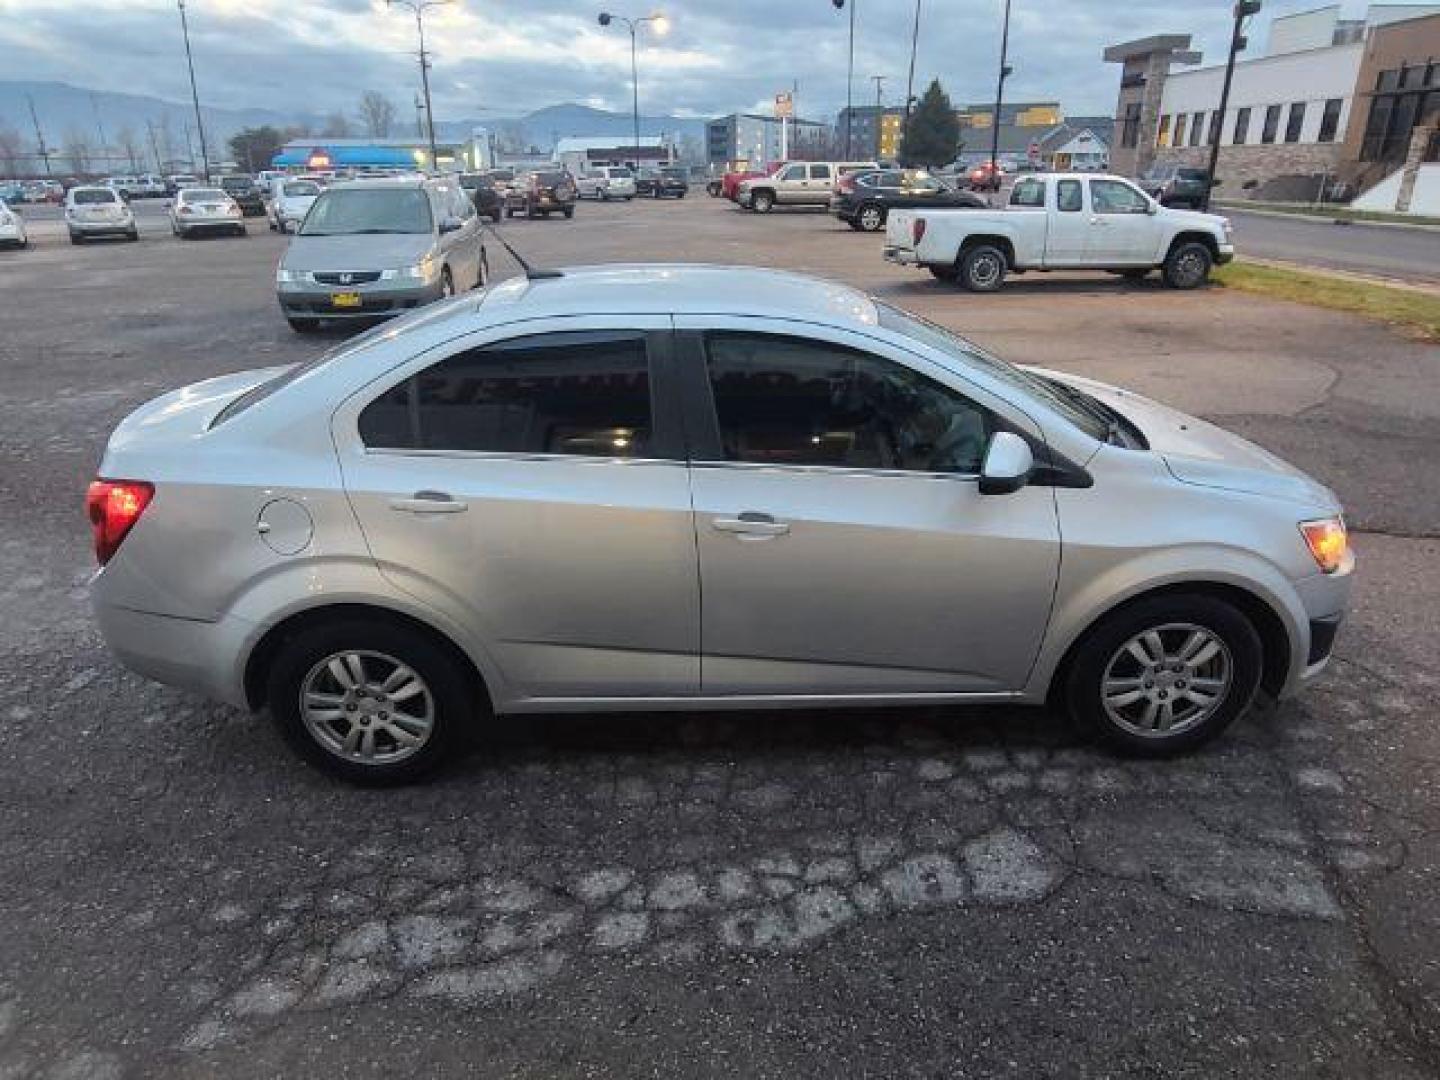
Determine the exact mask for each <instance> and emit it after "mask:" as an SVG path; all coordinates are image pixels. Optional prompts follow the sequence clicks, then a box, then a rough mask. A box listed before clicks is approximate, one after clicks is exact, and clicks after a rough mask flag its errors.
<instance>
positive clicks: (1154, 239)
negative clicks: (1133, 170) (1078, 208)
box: [1085, 177, 1161, 266]
mask: <svg viewBox="0 0 1440 1080" xmlns="http://www.w3.org/2000/svg"><path fill="white" fill-rule="evenodd" d="M1088 184H1089V187H1090V226H1091V227H1090V239H1089V243H1088V244H1087V246H1086V253H1085V254H1086V261H1087V262H1089V263H1090V264H1091V265H1094V266H1152V265H1154V263H1155V261H1156V259H1157V258H1158V251H1159V246H1160V228H1161V226H1160V223H1159V220H1158V219H1157V218H1156V216H1155V215H1153V214H1151V213H1150V206H1151V202H1150V199H1149V198H1148V197H1147V196H1146V195H1145V194H1144V193H1143V192H1141V191H1140V189H1139V188H1137V187H1135V186H1134V185H1132V184H1127V183H1126V182H1125V181H1123V180H1108V179H1105V178H1102V177H1096V178H1093V179H1091V180H1089V181H1088Z"/></svg>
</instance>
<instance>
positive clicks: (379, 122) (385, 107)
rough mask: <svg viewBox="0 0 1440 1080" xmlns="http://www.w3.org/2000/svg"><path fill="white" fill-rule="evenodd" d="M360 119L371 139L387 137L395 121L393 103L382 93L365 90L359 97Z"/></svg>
mask: <svg viewBox="0 0 1440 1080" xmlns="http://www.w3.org/2000/svg"><path fill="white" fill-rule="evenodd" d="M360 121H361V123H363V124H364V125H365V134H367V135H369V136H370V137H371V138H372V139H388V138H389V137H390V126H391V125H392V124H394V123H395V103H394V102H393V101H391V100H390V99H389V98H387V97H386V96H385V95H384V94H381V93H377V92H376V91H374V90H366V91H365V93H364V94H363V95H362V96H361V98H360Z"/></svg>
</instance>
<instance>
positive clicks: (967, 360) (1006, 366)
mask: <svg viewBox="0 0 1440 1080" xmlns="http://www.w3.org/2000/svg"><path fill="white" fill-rule="evenodd" d="M875 309H876V311H877V312H878V313H879V316H880V325H881V326H883V327H884V328H885V329H887V330H893V331H895V332H896V333H898V334H904V335H905V336H906V337H908V338H910V339H912V340H914V341H918V342H920V343H921V344H922V345H928V346H930V347H931V348H932V349H938V350H939V351H940V352H943V353H945V354H946V355H948V356H953V357H955V358H956V359H958V360H960V361H961V362H962V363H964V364H967V365H969V366H971V367H977V368H979V369H981V370H982V371H984V372H985V374H987V375H989V376H991V377H993V378H996V379H999V380H1000V381H1001V382H1003V383H1006V384H1008V385H1010V386H1014V387H1016V388H1018V389H1020V390H1023V391H1025V392H1026V393H1027V394H1031V395H1033V396H1034V397H1038V398H1040V399H1041V400H1042V401H1044V402H1045V404H1046V405H1048V406H1049V407H1050V408H1052V409H1054V410H1055V411H1056V412H1058V413H1059V414H1060V415H1061V416H1063V417H1065V419H1067V420H1069V421H1070V422H1071V423H1072V424H1074V425H1075V426H1076V427H1078V428H1079V429H1080V430H1081V431H1083V432H1085V434H1087V435H1089V436H1091V437H1092V438H1095V439H1100V440H1101V441H1108V439H1109V437H1110V423H1109V421H1108V420H1105V419H1102V417H1101V415H1100V414H1099V413H1097V412H1094V411H1091V410H1089V409H1086V408H1084V407H1082V406H1081V405H1080V404H1079V403H1078V402H1077V401H1076V399H1075V396H1074V394H1073V393H1071V392H1067V391H1066V390H1063V389H1061V388H1060V387H1059V386H1057V385H1056V384H1055V383H1052V382H1051V381H1050V380H1048V379H1045V378H1042V377H1041V376H1039V375H1032V374H1030V373H1029V372H1028V371H1021V370H1020V369H1019V368H1017V367H1016V366H1015V365H1014V364H1010V363H1007V362H1006V361H1004V360H1001V359H1000V358H999V357H998V356H992V355H990V354H989V353H987V352H986V351H985V350H984V349H982V348H980V347H979V346H978V345H976V344H975V343H974V342H971V341H967V340H965V339H964V338H962V337H961V336H960V335H959V334H956V333H954V332H953V331H950V330H946V329H945V328H944V327H943V326H937V325H936V324H935V323H932V322H929V321H928V320H925V319H922V318H920V317H919V316H918V315H911V314H910V313H909V312H908V311H901V310H900V309H899V308H897V307H891V306H890V305H889V304H887V303H885V302H883V301H880V300H876V301H875ZM1075 393H1078V391H1076V392H1075ZM1096 404H1097V405H1098V402H1097V403H1096Z"/></svg>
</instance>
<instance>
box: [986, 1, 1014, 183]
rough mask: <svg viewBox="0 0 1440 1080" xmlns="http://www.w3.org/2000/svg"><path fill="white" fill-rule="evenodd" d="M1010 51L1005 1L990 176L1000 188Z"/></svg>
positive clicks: (991, 119) (991, 142)
mask: <svg viewBox="0 0 1440 1080" xmlns="http://www.w3.org/2000/svg"><path fill="white" fill-rule="evenodd" d="M1009 51H1010V0H1005V25H1004V28H1003V29H1002V30H1001V31H1000V77H999V78H998V79H996V80H995V115H994V116H993V117H991V118H990V176H991V178H992V179H993V180H994V182H995V188H996V190H997V191H998V190H999V188H1000V106H1001V105H1002V104H1003V102H1004V100H1005V80H1006V79H1007V78H1009V76H1010V73H1011V70H1012V69H1011V67H1010V65H1009V64H1007V63H1006V62H1005V60H1006V56H1007V54H1008V53H1009Z"/></svg>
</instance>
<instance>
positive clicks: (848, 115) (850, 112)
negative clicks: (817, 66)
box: [834, 0, 859, 159]
mask: <svg viewBox="0 0 1440 1080" xmlns="http://www.w3.org/2000/svg"><path fill="white" fill-rule="evenodd" d="M834 2H835V6H836V7H839V6H841V5H842V4H844V3H845V0H834ZM857 3H859V0H850V61H849V64H848V65H847V66H846V68H845V157H846V158H847V159H849V158H852V157H854V156H855V155H854V154H853V153H851V150H850V128H851V125H852V124H853V122H854V112H855V100H854V91H855V6H856V4H857Z"/></svg>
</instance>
